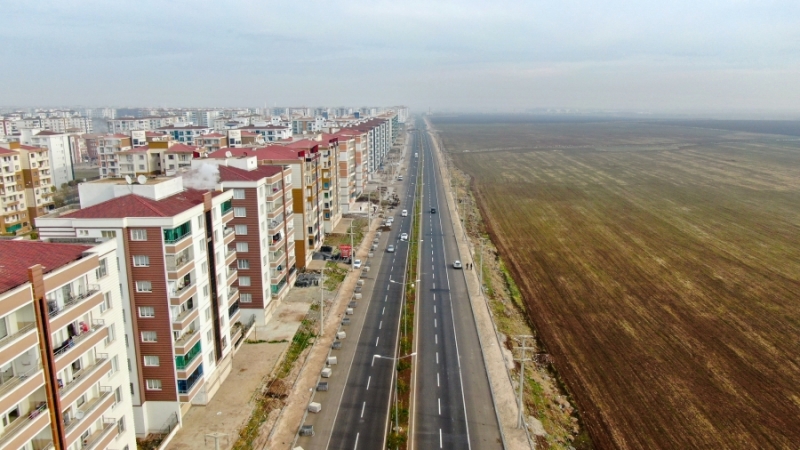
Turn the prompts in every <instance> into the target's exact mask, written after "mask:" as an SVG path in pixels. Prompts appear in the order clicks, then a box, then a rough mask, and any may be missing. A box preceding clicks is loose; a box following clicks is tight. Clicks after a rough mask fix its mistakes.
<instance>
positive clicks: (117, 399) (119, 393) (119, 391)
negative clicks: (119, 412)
mask: <svg viewBox="0 0 800 450" xmlns="http://www.w3.org/2000/svg"><path fill="white" fill-rule="evenodd" d="M121 401H122V388H121V387H119V386H117V388H116V389H114V404H117V403H119V402H121Z"/></svg>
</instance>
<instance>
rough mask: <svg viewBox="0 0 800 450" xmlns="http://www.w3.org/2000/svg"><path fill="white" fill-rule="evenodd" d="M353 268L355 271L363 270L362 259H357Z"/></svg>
mask: <svg viewBox="0 0 800 450" xmlns="http://www.w3.org/2000/svg"><path fill="white" fill-rule="evenodd" d="M353 268H354V269H360V268H361V260H360V259H356V260H355V261H353Z"/></svg>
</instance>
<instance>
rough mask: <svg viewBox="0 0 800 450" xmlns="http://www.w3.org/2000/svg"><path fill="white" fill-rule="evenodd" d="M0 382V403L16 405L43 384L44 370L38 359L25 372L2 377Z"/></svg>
mask: <svg viewBox="0 0 800 450" xmlns="http://www.w3.org/2000/svg"><path fill="white" fill-rule="evenodd" d="M2 383H3V384H0V404H2V405H16V404H17V403H20V402H22V401H23V400H25V399H26V398H27V397H30V396H31V395H32V394H33V393H34V392H35V391H36V390H37V389H39V388H40V387H42V386H44V371H43V370H42V368H41V364H40V363H39V361H36V364H35V365H34V366H33V368H31V369H30V370H28V371H27V372H25V373H22V374H18V375H15V376H11V377H9V378H3V380H2Z"/></svg>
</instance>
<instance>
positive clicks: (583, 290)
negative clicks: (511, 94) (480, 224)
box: [434, 120, 800, 449]
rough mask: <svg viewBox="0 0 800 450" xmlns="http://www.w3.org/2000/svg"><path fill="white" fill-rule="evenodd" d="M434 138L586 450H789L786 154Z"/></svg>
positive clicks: (642, 135) (617, 134) (659, 140)
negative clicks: (460, 176)
mask: <svg viewBox="0 0 800 450" xmlns="http://www.w3.org/2000/svg"><path fill="white" fill-rule="evenodd" d="M434 125H435V126H436V127H437V128H438V129H440V130H441V131H442V136H443V142H444V144H445V147H446V149H447V151H449V152H452V156H453V157H454V159H455V161H456V164H457V165H458V166H459V167H460V168H461V169H463V170H465V171H466V172H467V173H468V174H470V175H471V176H472V177H473V191H474V194H475V196H476V197H477V199H478V203H479V205H480V207H481V212H482V214H483V216H484V219H485V221H486V222H487V223H488V224H490V227H491V230H490V233H491V234H492V239H493V240H494V242H495V243H496V245H497V246H498V248H499V249H500V251H501V253H502V256H503V257H504V258H505V260H506V261H507V262H508V263H509V265H510V267H511V270H512V273H513V274H514V277H515V279H516V282H517V284H518V285H519V287H520V288H521V289H522V291H523V293H524V296H525V300H526V304H527V307H528V313H529V315H530V317H531V319H532V321H533V323H534V324H535V326H536V328H537V332H538V333H539V335H540V338H541V340H542V341H543V342H544V344H545V345H546V346H547V349H548V351H549V352H550V353H551V355H553V357H554V360H555V366H556V368H557V370H558V372H559V373H560V375H561V377H562V378H563V379H564V381H565V382H566V384H567V386H568V388H569V390H570V392H571V393H572V394H573V396H574V399H575V401H576V402H577V404H578V406H579V408H580V410H581V411H582V412H581V415H582V418H583V419H584V421H585V422H586V426H587V428H588V430H589V432H590V434H591V436H592V439H593V441H594V443H595V444H596V446H597V447H598V448H625V449H693V448H714V449H727V448H729V449H751V448H752V449H755V448H759V449H760V448H792V449H797V448H800V141H798V140H797V138H796V137H789V136H775V135H763V134H748V133H743V132H737V131H736V130H733V131H732V130H727V131H717V130H710V129H705V128H702V127H701V128H691V127H686V126H666V125H662V124H653V123H650V124H644V123H634V122H613V123H573V124H536V123H528V124H521V123H515V124H491V125H486V124H475V123H471V124H463V123H461V124H459V123H458V121H457V120H455V121H453V120H449V121H439V122H437V121H434ZM684 125H685V124H684ZM507 148H510V149H513V150H504V149H507Z"/></svg>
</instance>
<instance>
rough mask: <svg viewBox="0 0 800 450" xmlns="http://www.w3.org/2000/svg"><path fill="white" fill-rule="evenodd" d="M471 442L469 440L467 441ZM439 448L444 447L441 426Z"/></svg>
mask: <svg viewBox="0 0 800 450" xmlns="http://www.w3.org/2000/svg"><path fill="white" fill-rule="evenodd" d="M467 442H469V441H467ZM439 448H442V429H441V428H439Z"/></svg>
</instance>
